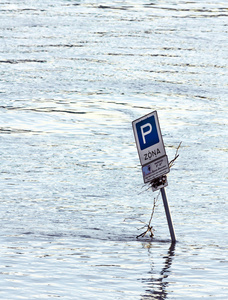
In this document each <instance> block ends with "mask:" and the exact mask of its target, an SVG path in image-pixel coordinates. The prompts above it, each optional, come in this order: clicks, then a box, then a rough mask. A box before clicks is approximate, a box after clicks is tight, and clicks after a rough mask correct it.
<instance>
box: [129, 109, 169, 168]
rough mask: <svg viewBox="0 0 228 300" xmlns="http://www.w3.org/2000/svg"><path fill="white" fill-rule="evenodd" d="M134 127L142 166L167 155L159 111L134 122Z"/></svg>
mask: <svg viewBox="0 0 228 300" xmlns="http://www.w3.org/2000/svg"><path fill="white" fill-rule="evenodd" d="M132 127H133V131H134V136H135V141H136V146H137V149H138V154H139V159H140V162H141V165H142V166H145V165H147V164H148V163H150V162H152V161H154V160H157V159H158V158H160V157H163V156H164V155H166V152H165V147H164V143H163V139H162V135H161V129H160V125H159V121H158V115H157V111H153V112H152V113H150V114H148V115H145V116H143V117H141V118H139V119H137V120H135V121H133V122H132Z"/></svg>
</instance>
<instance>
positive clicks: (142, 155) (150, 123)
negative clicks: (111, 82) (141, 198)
mask: <svg viewBox="0 0 228 300" xmlns="http://www.w3.org/2000/svg"><path fill="white" fill-rule="evenodd" d="M132 127H133V132H134V136H135V141H136V146H137V150H138V154H139V160H140V163H141V165H142V173H143V180H144V183H148V182H150V183H151V185H152V189H153V191H156V190H158V189H160V190H161V194H162V199H163V204H164V208H165V212H166V218H167V222H168V225H169V231H170V236H171V240H172V242H176V237H175V232H174V228H173V223H172V218H171V214H170V210H169V205H168V201H167V198H166V193H165V186H167V185H168V183H167V177H166V174H167V173H169V171H170V169H169V162H168V157H167V155H166V152H165V147H164V143H163V139H162V134H161V129H160V125H159V121H158V115H157V111H153V112H151V113H150V114H147V115H145V116H143V117H141V118H139V119H137V120H135V121H133V122H132Z"/></svg>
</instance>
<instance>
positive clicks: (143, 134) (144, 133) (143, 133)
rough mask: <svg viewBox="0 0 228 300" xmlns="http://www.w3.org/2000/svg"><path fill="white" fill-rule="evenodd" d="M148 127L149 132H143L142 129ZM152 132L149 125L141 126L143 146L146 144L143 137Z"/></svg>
mask: <svg viewBox="0 0 228 300" xmlns="http://www.w3.org/2000/svg"><path fill="white" fill-rule="evenodd" d="M146 127H149V130H147V131H145V132H144V131H143V129H144V128H146ZM151 131H152V125H151V124H150V123H146V124H144V125H142V126H141V134H142V138H143V144H146V139H145V136H146V135H148V134H150V133H151Z"/></svg>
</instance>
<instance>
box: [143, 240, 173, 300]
mask: <svg viewBox="0 0 228 300" xmlns="http://www.w3.org/2000/svg"><path fill="white" fill-rule="evenodd" d="M174 255H175V243H172V244H171V246H170V248H169V250H168V253H167V256H164V258H165V263H164V267H163V268H162V270H161V272H159V273H157V272H155V271H154V267H153V266H154V265H155V263H154V262H153V265H152V268H151V271H150V272H149V274H151V277H150V278H147V279H143V280H142V281H143V283H147V286H148V288H147V289H146V291H145V294H144V295H142V298H141V300H146V299H159V300H163V299H166V298H167V296H168V292H167V291H166V288H167V286H168V285H169V282H168V281H167V278H168V276H169V274H170V267H171V265H172V260H173V257H174Z"/></svg>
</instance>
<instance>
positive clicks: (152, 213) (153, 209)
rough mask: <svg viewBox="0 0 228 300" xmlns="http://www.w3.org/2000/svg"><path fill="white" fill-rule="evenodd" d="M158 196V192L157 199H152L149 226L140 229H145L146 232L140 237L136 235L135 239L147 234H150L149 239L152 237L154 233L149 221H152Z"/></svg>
mask: <svg viewBox="0 0 228 300" xmlns="http://www.w3.org/2000/svg"><path fill="white" fill-rule="evenodd" d="M159 195H160V191H159V193H158V195H157V197H156V198H154V204H153V208H152V212H151V216H150V221H149V224H148V225H145V226H143V227H142V228H145V227H147V230H146V231H144V232H143V233H141V234H140V235H138V236H137V237H136V238H137V239H138V238H140V237H144V236H145V235H146V234H147V232H150V237H151V238H152V237H153V236H154V233H153V226H151V225H150V224H151V221H152V218H153V215H154V211H155V207H156V206H157V201H158V197H159ZM142 228H140V229H142Z"/></svg>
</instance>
